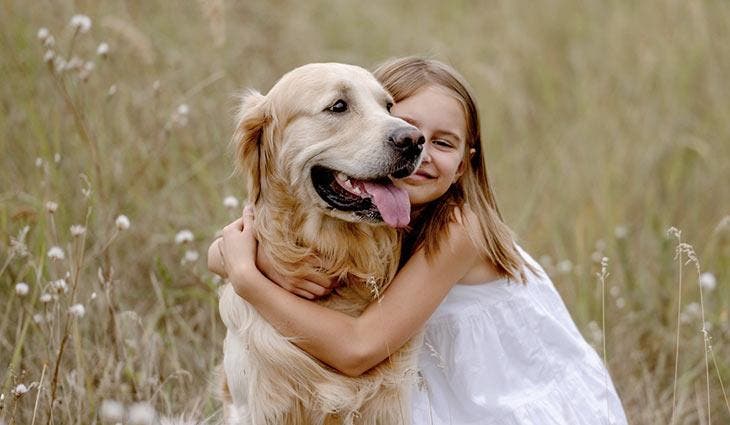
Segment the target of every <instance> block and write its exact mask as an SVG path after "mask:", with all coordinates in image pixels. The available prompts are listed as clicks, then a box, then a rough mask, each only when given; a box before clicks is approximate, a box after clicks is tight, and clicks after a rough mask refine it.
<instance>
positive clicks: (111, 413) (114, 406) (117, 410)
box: [99, 400, 124, 423]
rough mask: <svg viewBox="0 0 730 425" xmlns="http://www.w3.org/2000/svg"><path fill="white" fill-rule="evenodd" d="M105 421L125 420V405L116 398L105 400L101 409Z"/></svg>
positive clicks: (100, 412)
mask: <svg viewBox="0 0 730 425" xmlns="http://www.w3.org/2000/svg"><path fill="white" fill-rule="evenodd" d="M99 414H100V415H101V419H102V420H104V421H108V422H112V423H117V422H122V421H123V420H124V405H123V404H122V403H120V402H118V401H116V400H104V401H102V402H101V408H100V411H99Z"/></svg>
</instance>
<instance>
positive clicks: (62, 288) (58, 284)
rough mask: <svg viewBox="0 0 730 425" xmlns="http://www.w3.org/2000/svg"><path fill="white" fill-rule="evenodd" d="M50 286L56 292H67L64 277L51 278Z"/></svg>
mask: <svg viewBox="0 0 730 425" xmlns="http://www.w3.org/2000/svg"><path fill="white" fill-rule="evenodd" d="M51 288H53V289H54V290H55V291H56V292H59V293H60V292H63V293H66V292H68V284H67V283H66V279H58V280H52V281H51Z"/></svg>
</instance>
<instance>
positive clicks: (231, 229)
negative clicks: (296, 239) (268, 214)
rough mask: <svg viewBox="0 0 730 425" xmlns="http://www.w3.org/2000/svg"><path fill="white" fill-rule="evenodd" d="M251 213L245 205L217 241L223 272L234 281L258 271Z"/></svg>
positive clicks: (243, 278) (249, 207)
mask: <svg viewBox="0 0 730 425" xmlns="http://www.w3.org/2000/svg"><path fill="white" fill-rule="evenodd" d="M253 214H254V212H253V207H252V206H250V205H246V207H244V209H243V215H242V217H241V218H239V219H238V220H236V221H234V222H232V223H231V224H229V225H227V226H226V227H224V228H223V237H222V240H221V241H219V242H218V247H219V248H220V254H221V256H222V257H223V268H224V270H225V273H226V275H227V276H228V277H229V278H230V279H232V280H235V281H236V282H246V281H248V280H249V279H248V277H250V276H251V273H258V272H259V271H258V269H257V268H256V261H255V259H256V251H257V248H258V241H256V233H255V232H254V225H253V222H254V215H253ZM234 277H235V279H234ZM236 292H238V291H236Z"/></svg>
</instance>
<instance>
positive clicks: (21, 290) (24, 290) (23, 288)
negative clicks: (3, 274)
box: [15, 282, 30, 297]
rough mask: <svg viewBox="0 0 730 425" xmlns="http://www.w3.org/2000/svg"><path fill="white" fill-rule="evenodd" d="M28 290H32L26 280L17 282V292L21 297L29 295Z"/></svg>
mask: <svg viewBox="0 0 730 425" xmlns="http://www.w3.org/2000/svg"><path fill="white" fill-rule="evenodd" d="M28 292H30V287H29V286H28V284H27V283H25V282H18V283H16V284H15V293H16V294H18V295H19V296H21V297H24V296H26V295H28Z"/></svg>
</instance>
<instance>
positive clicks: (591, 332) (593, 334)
mask: <svg viewBox="0 0 730 425" xmlns="http://www.w3.org/2000/svg"><path fill="white" fill-rule="evenodd" d="M588 337H589V339H590V340H591V341H592V342H593V343H594V344H599V343H600V342H601V341H603V331H602V330H601V327H600V326H599V325H598V323H596V322H595V321H590V322H588Z"/></svg>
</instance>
